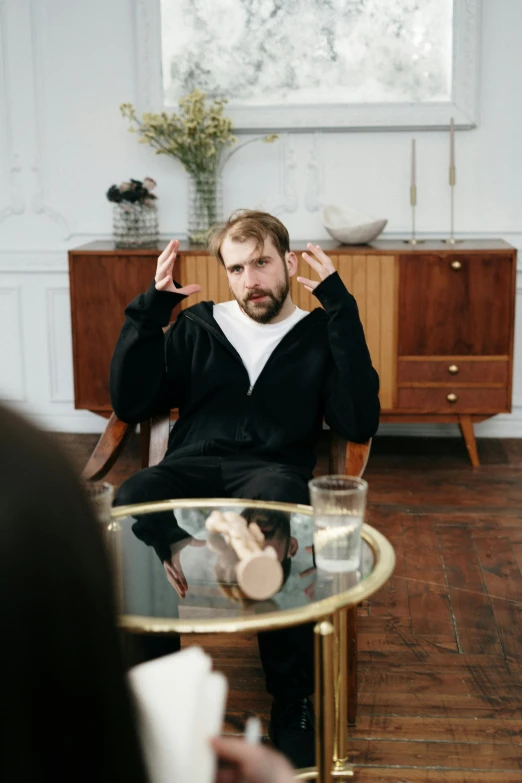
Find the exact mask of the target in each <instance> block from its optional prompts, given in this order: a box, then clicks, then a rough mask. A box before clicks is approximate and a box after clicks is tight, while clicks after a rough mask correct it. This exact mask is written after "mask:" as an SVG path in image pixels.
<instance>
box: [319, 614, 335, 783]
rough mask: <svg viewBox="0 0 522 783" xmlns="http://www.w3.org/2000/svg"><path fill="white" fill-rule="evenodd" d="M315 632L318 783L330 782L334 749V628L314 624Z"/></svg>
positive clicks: (325, 621)
mask: <svg viewBox="0 0 522 783" xmlns="http://www.w3.org/2000/svg"><path fill="white" fill-rule="evenodd" d="M314 633H315V646H314V649H315V764H316V767H317V778H318V780H320V781H321V783H332V759H333V752H334V715H335V703H334V667H333V663H334V646H335V644H334V627H333V625H332V623H331V622H329V621H328V620H323V622H321V623H317V625H316V626H315V628H314Z"/></svg>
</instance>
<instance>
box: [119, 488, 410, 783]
mask: <svg viewBox="0 0 522 783" xmlns="http://www.w3.org/2000/svg"><path fill="white" fill-rule="evenodd" d="M216 509H217V510H219V511H222V512H225V511H234V512H236V513H238V514H241V515H242V516H244V518H245V519H247V521H248V523H249V524H250V523H251V522H253V521H255V522H257V524H258V525H259V527H260V528H261V530H262V532H263V533H264V535H265V539H266V541H265V546H272V547H273V548H274V549H275V550H276V554H277V557H278V559H279V560H280V562H281V565H282V571H283V580H284V581H283V585H282V587H281V589H280V590H279V592H278V593H276V595H274V596H272V597H271V598H269V599H266V600H262V601H255V600H251V599H249V598H248V597H247V596H246V595H245V594H244V593H243V592H242V590H241V589H240V587H239V586H238V584H237V581H236V579H235V578H234V574H235V569H234V557H235V555H234V553H233V551H231V550H230V547H228V551H227V548H226V547H223V546H222V537H221V536H219V535H218V534H211V533H209V532H208V530H207V529H206V527H205V522H206V520H207V518H208V516H209V515H210V514H211V512H212V511H213V510H216ZM111 518H112V521H111V524H110V525H109V527H108V528H107V532H106V538H107V543H108V546H109V550H110V553H111V557H112V559H113V561H114V563H115V570H116V574H117V594H118V595H117V598H118V602H119V609H120V617H119V623H120V626H121V627H123V628H125V629H126V630H127V631H130V632H134V633H141V634H143V633H146V634H197V633H212V632H215V633H236V632H242V631H255V632H259V631H268V630H274V629H276V628H285V627H290V626H294V625H300V624H302V623H307V622H310V621H314V622H315V623H316V625H315V628H314V632H315V686H316V687H315V712H316V767H313V768H308V769H302V770H299V771H298V772H297V774H296V777H297V778H298V779H301V780H312V779H318V780H320V781H322V782H323V783H329V781H331V780H332V779H334V778H335V779H343V778H349V777H351V776H352V775H353V767H352V766H351V765H350V764H348V731H347V727H348V723H349V722H352V723H353V722H354V719H355V711H354V709H353V707H354V706H355V707H356V703H357V702H356V699H357V680H356V660H357V658H356V656H357V636H356V628H357V626H356V612H357V605H358V604H360V603H361V601H363V600H364V599H366V598H368V597H369V596H371V595H373V593H375V592H376V591H377V590H378V589H379V588H380V587H382V585H383V584H384V583H385V582H386V581H387V579H388V578H389V577H390V575H391V573H392V572H393V568H394V565H395V554H394V551H393V548H392V546H391V544H390V543H389V542H388V541H387V539H386V538H385V537H384V536H383V535H382V534H381V533H379V532H378V531H377V530H375V529H374V528H373V527H370V526H369V525H364V526H363V531H362V538H363V546H362V552H361V561H360V564H359V569H358V570H357V571H355V572H348V573H330V572H326V571H321V570H319V569H317V568H316V567H315V562H314V557H313V548H312V543H313V518H312V508H311V506H304V505H294V504H290V503H275V502H268V501H261V500H256V501H253V500H240V499H219V498H210V499H199V500H168V501H162V502H155V503H144V504H139V505H133V506H121V507H118V508H114V509H113V510H112V514H111ZM236 561H237V560H236Z"/></svg>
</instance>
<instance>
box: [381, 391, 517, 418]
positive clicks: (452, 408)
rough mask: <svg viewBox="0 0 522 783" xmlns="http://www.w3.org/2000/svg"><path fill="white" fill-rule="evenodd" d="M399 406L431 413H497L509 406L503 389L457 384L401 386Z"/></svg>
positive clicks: (404, 408) (402, 408)
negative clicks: (466, 386) (452, 385)
mask: <svg viewBox="0 0 522 783" xmlns="http://www.w3.org/2000/svg"><path fill="white" fill-rule="evenodd" d="M397 402H398V407H399V408H400V409H401V410H415V411H427V412H428V411H429V412H432V413H452V412H454V413H462V412H467V413H470V412H473V413H500V412H501V411H507V410H508V407H507V405H508V401H507V390H506V389H477V388H471V389H470V388H462V387H459V386H454V387H445V388H440V387H438V388H436V389H433V388H429V387H426V388H423V389H418V388H414V389H412V388H402V389H399V392H398V399H397Z"/></svg>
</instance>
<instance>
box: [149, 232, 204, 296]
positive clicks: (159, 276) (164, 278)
mask: <svg viewBox="0 0 522 783" xmlns="http://www.w3.org/2000/svg"><path fill="white" fill-rule="evenodd" d="M178 249H179V241H178V240H177V239H171V241H170V242H169V244H168V245H167V247H166V248H165V250H164V251H163V253H162V254H161V255H160V257H159V258H158V265H157V267H156V275H155V277H154V280H155V283H156V290H157V291H171V292H172V293H174V294H184V295H185V296H189V294H197V293H198V291H201V286H200V285H198V284H197V283H191V284H190V285H185V286H183V288H176V286H175V285H174V280H173V279H172V273H173V270H174V261H175V260H176V255H177V253H178Z"/></svg>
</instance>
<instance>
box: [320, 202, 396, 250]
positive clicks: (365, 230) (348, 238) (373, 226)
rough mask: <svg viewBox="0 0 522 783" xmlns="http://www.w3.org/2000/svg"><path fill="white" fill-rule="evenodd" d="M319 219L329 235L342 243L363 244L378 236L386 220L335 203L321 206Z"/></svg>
mask: <svg viewBox="0 0 522 783" xmlns="http://www.w3.org/2000/svg"><path fill="white" fill-rule="evenodd" d="M321 220H322V221H323V226H324V227H325V229H326V230H327V231H328V233H329V234H330V236H332V237H333V238H334V239H337V241H338V242H342V243H343V244H344V245H365V244H366V243H367V242H371V241H372V239H375V238H376V237H378V236H379V234H380V233H381V231H383V230H384V227H385V226H386V223H387V222H388V221H387V220H384V219H380V220H376V219H375V218H372V217H370V216H369V215H363V214H361V212H357V211H356V210H355V209H346V208H345V207H339V206H336V205H335V204H328V205H327V206H326V207H323V209H322V210H321Z"/></svg>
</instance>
